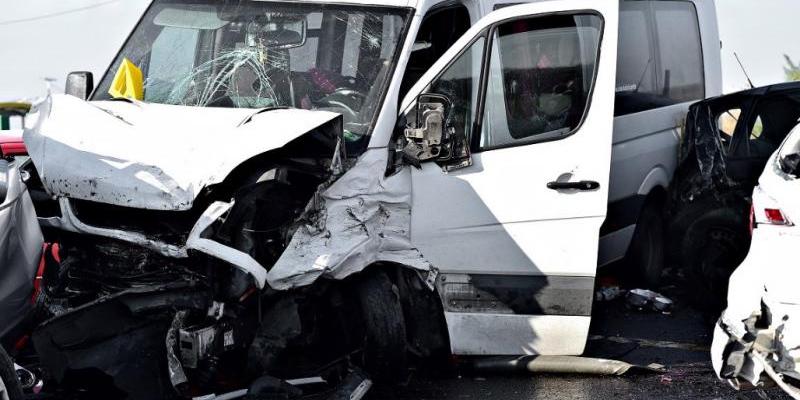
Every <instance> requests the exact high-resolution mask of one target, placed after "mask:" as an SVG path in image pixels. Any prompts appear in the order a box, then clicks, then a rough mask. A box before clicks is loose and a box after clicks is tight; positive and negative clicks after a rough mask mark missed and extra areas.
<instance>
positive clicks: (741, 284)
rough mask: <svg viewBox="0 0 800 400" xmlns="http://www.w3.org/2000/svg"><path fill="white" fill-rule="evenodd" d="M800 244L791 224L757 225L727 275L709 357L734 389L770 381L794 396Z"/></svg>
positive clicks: (799, 337) (799, 376)
mask: <svg viewBox="0 0 800 400" xmlns="http://www.w3.org/2000/svg"><path fill="white" fill-rule="evenodd" d="M798 246H800V237H798V236H797V235H796V234H795V233H794V232H792V231H791V228H783V227H780V228H779V227H775V226H760V227H759V228H757V229H756V230H755V232H754V236H753V242H752V246H751V248H750V253H749V254H748V256H747V258H746V259H745V260H744V262H743V263H742V265H741V266H740V267H739V268H738V269H737V270H736V271H735V272H734V274H733V276H731V279H730V285H729V290H728V308H727V309H726V310H725V311H724V312H723V314H722V316H721V317H720V319H719V321H718V322H717V325H716V326H715V329H714V341H713V344H712V347H711V359H712V364H713V365H714V370H715V372H716V373H717V376H718V377H719V378H720V379H723V380H725V381H727V382H728V383H730V384H731V386H733V387H734V388H737V389H739V388H742V387H749V386H757V385H760V384H762V383H764V382H765V381H769V380H772V381H774V382H775V383H776V384H778V385H779V386H780V387H781V388H782V389H784V391H786V392H787V393H789V394H790V395H792V396H793V397H794V398H800V390H798V389H797V385H798V383H800V294H798V293H797V289H796V286H797V280H796V279H794V278H793V277H794V276H795V274H796V272H795V271H794V269H796V265H794V264H793V263H785V262H779V261H777V260H794V259H796V255H795V254H792V253H794V252H795V251H796V250H795V249H797V248H798Z"/></svg>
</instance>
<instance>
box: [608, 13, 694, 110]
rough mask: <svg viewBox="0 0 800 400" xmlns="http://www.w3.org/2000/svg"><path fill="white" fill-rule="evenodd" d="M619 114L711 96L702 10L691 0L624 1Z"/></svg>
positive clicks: (617, 88)
mask: <svg viewBox="0 0 800 400" xmlns="http://www.w3.org/2000/svg"><path fill="white" fill-rule="evenodd" d="M619 20H620V23H619V46H618V52H617V85H616V102H615V111H614V114H615V116H620V115H627V114H633V113H637V112H642V111H647V110H652V109H655V108H659V107H666V106H670V105H673V104H678V103H683V102H688V101H694V100H700V99H702V98H704V97H705V81H704V70H703V52H702V46H701V42H700V40H701V39H700V28H699V25H698V19H697V11H696V10H695V8H694V4H692V3H691V2H689V1H622V2H621V3H620V16H619Z"/></svg>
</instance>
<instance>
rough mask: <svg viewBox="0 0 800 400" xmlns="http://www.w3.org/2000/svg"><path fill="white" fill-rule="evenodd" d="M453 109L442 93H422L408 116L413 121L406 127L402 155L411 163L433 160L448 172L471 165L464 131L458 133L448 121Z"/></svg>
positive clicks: (417, 164) (450, 102) (417, 163)
mask: <svg viewBox="0 0 800 400" xmlns="http://www.w3.org/2000/svg"><path fill="white" fill-rule="evenodd" d="M452 108H453V103H452V101H451V100H450V99H449V98H448V97H447V96H443V95H440V94H431V93H428V94H422V95H420V96H419V97H418V98H417V102H416V104H415V106H414V107H413V108H412V109H411V112H410V113H409V114H408V115H407V119H408V120H411V121H409V122H412V121H413V123H411V124H409V125H408V126H406V128H405V130H404V136H405V139H406V145H405V148H403V155H404V158H405V159H406V160H407V161H410V162H411V164H413V165H416V166H419V163H420V162H423V161H428V160H434V161H437V162H438V163H439V164H440V165H442V167H443V168H444V169H445V170H448V171H449V170H453V169H457V168H463V167H466V166H469V165H472V159H471V157H470V152H469V144H468V140H467V138H466V137H462V136H464V133H463V132H456V130H455V128H454V127H453V126H449V125H448V123H447V121H448V117H449V115H450V112H451V110H452Z"/></svg>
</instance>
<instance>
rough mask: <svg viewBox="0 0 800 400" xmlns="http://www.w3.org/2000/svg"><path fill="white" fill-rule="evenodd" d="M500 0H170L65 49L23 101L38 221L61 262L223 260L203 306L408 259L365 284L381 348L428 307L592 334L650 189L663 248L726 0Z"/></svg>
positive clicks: (476, 346) (565, 337) (542, 348)
mask: <svg viewBox="0 0 800 400" xmlns="http://www.w3.org/2000/svg"><path fill="white" fill-rule="evenodd" d="M508 5H511V2H507V1H477V0H475V1H472V0H464V1H444V0H418V1H417V0H386V1H377V0H359V1H356V0H329V1H303V2H299V1H297V2H294V1H293V2H277V1H275V2H271V1H241V2H210V1H206V0H184V1H174V0H156V1H154V2H153V5H152V6H151V7H150V9H149V10H148V12H147V13H146V14H145V16H144V17H143V18H142V20H141V21H140V23H139V25H138V26H137V28H136V29H135V30H134V32H133V33H132V34H131V37H130V38H129V40H128V41H127V43H126V44H125V46H124V47H123V49H122V50H121V51H120V54H119V55H118V57H117V59H116V61H115V62H114V63H113V64H112V66H111V67H110V69H109V71H108V72H107V73H106V76H105V77H103V78H102V79H101V80H100V82H99V85H98V86H97V88H96V89H94V90H92V86H93V85H91V81H92V79H91V77H90V76H89V75H88V74H87V73H75V74H72V75H71V76H70V78H69V79H68V84H67V93H71V94H73V96H53V97H52V99H48V100H46V101H44V102H43V103H41V104H38V105H36V106H35V109H34V110H33V111H32V114H33V115H31V116H30V117H29V118H28V119H29V120H30V121H32V123H31V127H29V128H28V129H26V132H25V143H26V146H27V147H28V150H29V152H30V157H31V160H32V163H33V166H34V167H35V171H28V172H29V175H30V176H31V177H32V178H31V179H30V180H29V182H28V183H29V188H31V190H32V191H37V190H44V191H46V192H47V195H48V196H45V197H47V198H50V199H54V200H55V201H56V202H57V205H56V206H54V207H49V208H39V209H37V212H39V217H40V221H41V223H42V225H43V226H45V227H46V228H48V231H53V230H55V231H60V232H67V233H68V234H66V235H67V236H66V237H67V238H69V239H70V240H69V241H68V243H65V244H64V245H63V246H62V248H64V249H69V248H75V247H79V248H82V250H80V251H74V252H71V253H70V254H71V255H72V257H74V258H75V259H74V260H72V261H71V262H70V265H72V266H73V272H71V273H70V274H69V276H70V277H72V276H74V275H75V273H74V272H75V267H74V266H75V265H83V266H84V268H87V269H89V270H92V271H95V270H97V268H98V267H97V265H99V264H102V263H108V264H110V265H113V266H114V267H113V268H107V269H102V270H101V271H100V272H99V273H100V274H101V275H102V274H108V275H109V276H111V275H113V274H119V273H122V272H121V271H123V272H124V269H125V268H126V267H125V265H126V262H128V261H127V260H131V259H133V260H137V263H138V264H137V265H136V268H144V269H145V270H146V271H147V274H146V276H147V279H148V280H147V285H153V282H154V281H155V282H158V281H159V278H157V277H158V276H159V275H158V274H159V271H161V272H163V273H164V275H165V276H168V277H169V279H172V280H174V279H175V274H179V275H180V274H182V273H183V272H181V271H184V270H186V271H187V272H186V274H189V273H190V271H194V270H195V269H196V268H201V267H200V266H204V267H213V271H215V272H214V273H215V274H218V275H219V276H216V278H215V279H214V281H213V282H212V284H210V286H211V287H213V288H214V291H212V292H211V293H212V294H213V300H214V304H215V305H216V307H217V308H215V309H214V310H209V311H208V312H205V310H204V311H203V312H201V313H200V314H202V315H201V316H200V317H202V318H205V319H208V320H207V321H205V323H207V324H209V325H211V326H215V327H216V326H219V327H221V326H222V325H221V324H224V323H228V322H225V321H226V317H224V316H223V317H217V318H216V319H210V318H209V317H207V316H208V315H218V313H220V312H222V311H220V308H219V306H218V303H228V302H233V303H235V304H236V305H235V308H231V307H225V308H224V310H229V311H230V310H231V309H234V310H251V311H252V310H253V308H254V307H256V306H255V305H254V304H253V303H252V302H253V301H255V300H254V298H258V299H261V298H262V297H261V296H263V298H265V299H268V300H265V301H272V299H274V298H275V296H280V293H284V292H287V291H288V292H292V290H295V289H297V290H301V289H304V288H309V287H311V285H315V284H318V283H319V284H320V285H322V284H323V283H322V282H325V283H326V284H330V283H331V282H334V283H336V282H338V283H341V282H346V281H348V280H349V279H350V278H353V277H364V276H369V272H370V271H377V272H376V273H379V274H383V273H384V272H380V271H386V270H388V269H387V268H394V267H399V268H400V270H402V271H403V272H404V273H409V272H410V273H412V275H413V277H414V278H415V279H416V277H417V276H418V277H419V278H421V279H416V281H415V282H416V283H415V284H409V285H405V284H401V283H400V282H399V281H398V280H397V279H398V278H397V276H395V275H394V274H392V275H391V276H390V277H388V278H387V277H383V278H380V279H382V280H379V281H378V282H377V283H375V282H373V283H372V284H366V285H361V286H360V287H362V289H363V288H364V287H366V289H363V290H366V291H367V292H368V295H365V296H363V297H362V298H361V305H362V308H361V311H362V313H364V314H365V315H368V317H366V318H365V319H366V320H367V322H366V328H365V329H366V330H367V333H366V336H367V337H368V338H374V339H375V340H372V341H370V340H368V341H367V344H368V346H378V347H380V349H378V350H374V349H373V350H374V351H373V350H368V351H367V354H383V355H388V356H389V357H397V356H398V355H399V354H404V353H405V351H406V348H407V342H406V339H407V338H412V339H409V340H411V341H413V342H414V343H417V342H418V341H419V340H422V339H420V338H423V337H431V336H434V335H433V333H432V332H433V330H435V327H436V326H438V325H437V324H436V323H432V324H431V323H429V324H427V325H426V324H419V323H416V322H415V321H417V319H422V320H430V321H439V320H441V321H443V324H442V326H445V325H446V328H445V329H446V331H447V332H446V333H445V334H444V335H445V338H444V342H445V343H448V345H447V346H448V347H449V350H450V351H451V352H452V353H455V354H469V355H478V354H482V355H489V354H560V355H569V354H580V353H581V352H583V349H584V346H585V343H586V338H587V335H588V330H589V322H590V316H591V308H592V298H593V286H594V277H595V273H596V270H597V265H598V251H599V254H600V263H601V264H605V263H608V262H611V261H614V260H617V259H620V258H622V257H623V256H625V254H626V253H630V252H629V251H628V250H627V249H628V247H629V243H630V242H631V238H632V237H633V236H635V235H634V232H635V231H636V230H637V227H636V226H637V225H636V223H637V217H639V215H640V214H642V215H644V216H646V217H647V218H643V222H644V224H639V228H638V231H639V232H640V233H639V234H638V236H640V238H639V239H637V240H640V241H642V242H643V243H645V245H644V246H642V248H639V249H638V250H637V251H636V254H637V257H639V258H641V259H642V260H647V263H646V264H645V265H647V267H646V271H647V273H648V274H650V275H656V274H655V272H657V271H655V270H658V269H660V262H659V261H658V260H657V259H658V258H660V256H661V254H662V253H663V251H662V250H661V247H660V246H661V243H660V242H659V239H660V236H659V235H660V231H661V223H660V222H659V221H660V219H659V218H660V215H659V212H658V211H659V202H660V201H661V199H662V198H663V193H664V188H665V187H666V186H667V185H668V184H669V181H670V177H671V174H672V171H673V169H674V168H675V162H676V154H677V144H678V129H677V126H678V125H679V121H680V120H681V117H682V115H683V113H684V111H685V109H686V107H687V105H688V103H690V102H692V101H694V100H697V99H700V98H703V97H706V96H709V95H714V94H717V93H718V92H719V88H720V83H719V80H720V79H719V54H718V46H719V42H718V38H717V28H716V21H715V13H714V5H713V2H712V1H711V0H696V1H653V2H649V1H630V2H628V1H623V2H622V3H621V5H620V3H619V2H618V1H616V0H608V1H596V0H555V1H541V2H535V3H530V4H520V5H513V6H509V7H504V6H508ZM498 8H500V9H498ZM496 9H497V10H496ZM620 10H621V12H620ZM618 28H621V29H622V32H623V37H622V39H620V43H621V44H622V46H621V49H620V52H619V59H621V60H622V64H620V63H619V62H618V54H617V42H618ZM625 32H630V33H629V34H625ZM618 70H619V71H618ZM120 77H122V79H119V78H120ZM137 80H139V82H140V83H139V84H138V85H137V84H136V81H137ZM92 92H93V93H92ZM124 93H130V94H128V95H126V94H124ZM76 97H78V98H76ZM87 98H88V99H90V101H84V99H87ZM36 114H38V116H37V115H36ZM37 175H38V179H37ZM39 181H40V183H41V185H40V186H41V187H37V185H38V184H39ZM609 200H610V201H611V205H610V206H609ZM607 209H610V210H611V211H610V212H609V215H610V218H609V219H608V220H607V221H606V210H607ZM617 210H619V211H617ZM643 210H644V211H643ZM604 221H606V223H605V225H604V227H603V228H602V230H601V225H603V223H604ZM600 232H602V239H601V235H600V234H598V233H600ZM76 237H77V239H76ZM101 239H102V240H101ZM109 240H111V241H113V245H110V244H108V243H107V241H109ZM120 242H123V243H126V244H128V245H129V246H127V247H126V248H124V249H120V246H119V243H120ZM600 243H602V246H599V244H600ZM67 251H68V250H67ZM139 253H141V254H139ZM165 260H168V262H167V261H165ZM165 265H168V266H169V270H168V271H162V270H163V269H164V268H166V267H165ZM377 266H382V267H385V268H383V269H381V268H376V267H377ZM77 271H80V268H78V269H77ZM154 271H156V272H154ZM97 273H98V272H94V274H95V275H93V276H96V274H97ZM387 275H389V274H387ZM401 275H402V276H405V275H403V274H399V275H398V276H401ZM136 276H138V275H136ZM136 276H134V277H133V278H129V279H128V280H126V281H125V282H130V280H131V279H132V280H133V281H135V280H136ZM187 276H191V279H188V278H187V279H186V281H187V282H194V283H195V284H196V283H197V282H198V280H199V282H202V281H203V280H202V279H200V278H197V277H198V276H205V275H203V274H191V275H187ZM212 277H213V276H212ZM320 278H326V279H320ZM364 279H366V278H364ZM387 279H392V280H393V281H394V284H395V285H396V286H395V288H394V289H391V284H387V283H386V280H387ZM114 282H116V280H114ZM65 284H66V285H69V282H67V283H65ZM187 284H188V283H187ZM147 285H144V284H143V286H144V287H147ZM141 286H142V285H140V286H138V287H137V290H138V292H137V293H140V292H142V291H143V290H144V289H142V287H141ZM267 288H269V289H271V290H266V289H267ZM381 288H383V289H381ZM82 290H83V289H82ZM162 291H163V289H162ZM352 292H353V291H352V290H345V291H344V293H345V294H344V295H342V296H343V297H344V298H347V295H346V294H347V293H352ZM159 293H160V292H159ZM252 293H261V296H252ZM303 293H317V294H319V293H327V292H325V291H322V290H320V291H304V292H303ZM422 293H427V295H426V294H422ZM431 293H433V294H434V295H433V296H430V294H431ZM417 296H418V297H417ZM426 296H428V297H433V298H435V299H437V300H436V301H435V302H436V303H437V305H436V306H435V307H430V308H426V307H422V306H420V304H422V303H424V299H426V298H427V297H426ZM85 297H90V298H91V297H92V296H91V295H89V296H82V297H81V298H85ZM159 298H160V297H159ZM340 300H341V298H337V300H335V301H334V300H331V301H325V302H323V303H324V307H331V306H333V305H336V304H342V303H343V301H340ZM59 304H64V303H63V302H62V303H59ZM102 304H103V303H98V304H96V305H85V304H82V306H81V307H78V308H73V309H72V310H71V311H70V312H68V313H66V314H62V315H60V316H59V317H57V318H55V319H54V320H51V321H50V322H49V323H48V328H47V329H40V330H39V331H38V333H37V335H38V336H37V337H34V343H37V346H38V344H41V346H43V348H46V349H48V351H47V354H50V355H53V354H58V352H69V351H73V349H66V348H64V349H55V348H53V346H54V343H60V342H63V340H61V339H57V338H56V337H57V336H59V335H62V334H63V333H62V332H63V331H65V330H64V329H62V330H59V326H61V325H60V322H57V321H58V320H59V319H61V320H64V321H66V319H65V318H66V317H65V316H68V315H70V314H72V313H84V314H85V313H91V312H93V311H92V310H93V309H94V306H97V307H100V306H102ZM157 304H158V305H160V306H163V304H164V301H160V302H158V303H157ZM258 304H259V307H258V309H259V310H260V309H261V308H260V304H261V303H258ZM412 305H413V307H412ZM184 306H187V307H188V306H190V305H182V306H181V307H184ZM175 307H178V306H175ZM248 307H249V308H248ZM387 310H390V311H387ZM391 310H394V311H391ZM423 310H433V311H430V312H424V311H423ZM237 312H240V313H242V312H244V311H237ZM253 312H254V311H253ZM298 312H299V311H298ZM342 314H347V315H349V316H352V315H355V314H354V313H353V312H352V311H351V309H348V310H347V311H346V312H344V311H343V312H342ZM356 314H357V313H356ZM247 315H250V314H247ZM326 315H327V316H330V315H335V313H326ZM275 318H277V319H280V318H281V317H275ZM273 319H274V318H273V317H270V316H263V317H261V318H259V319H258V321H259V323H262V321H263V324H265V326H266V325H268V324H270V323H271V321H273ZM239 320H242V319H241V318H240V319H239ZM430 321H429V322H430ZM103 323H104V324H110V323H111V321H103ZM340 325H342V324H340ZM202 326H207V325H202ZM225 326H230V324H229V325H225ZM353 326H355V325H353ZM373 328H374V329H373ZM401 328H402V329H401ZM104 329H108V327H107V326H106V327H105V328H104ZM203 329H207V328H203ZM208 329H210V328H208ZM219 329H222V328H219ZM225 329H228V328H225ZM404 329H408V333H407V334H406V333H405V332H403V330H404ZM251 331H252V327H251ZM412 331H413V332H412ZM259 332H260V331H259ZM398 332H399V333H398ZM72 334H74V335H78V333H72ZM85 334H86V335H87V336H91V335H92V330H88V329H87V331H86V332H85ZM198 334H199V333H198ZM181 335H184V333H183V331H182V332H181ZM191 335H192V332H188V333H187V336H188V337H191ZM234 336H235V335H234ZM326 336H328V337H333V336H334V335H332V334H331V335H326ZM354 336H357V335H354ZM225 338H226V343H227V338H228V334H227V331H226V333H225ZM256 340H258V338H256ZM82 343H84V345H85V346H90V345H92V343H93V341H92V340H91V339H88V338H85V339H84V340H82ZM159 345H160V346H163V341H161V342H160V343H159ZM187 346H188V347H187V348H186V349H183V348H182V349H181V351H182V352H184V351H185V352H187V353H188V354H189V355H190V356H192V359H193V360H195V361H196V360H197V359H198V358H200V357H203V356H207V354H194V353H192V345H191V343H187ZM226 346H227V345H226ZM331 348H333V347H331ZM82 354H89V353H88V352H84V353H82ZM251 354H256V353H252V352H251ZM67 358H70V357H60V358H53V359H52V361H53V362H56V363H57V362H60V361H58V360H61V359H67ZM122 358H123V359H124V357H122ZM378 358H380V357H378ZM111 361H112V360H109V362H111ZM48 362H49V361H48V360H43V363H44V364H47V363H48ZM192 365H194V364H192ZM62 367H63V366H61V364H59V368H62ZM98 368H100V369H102V367H99V366H98ZM109 369H113V367H109ZM132 387H133V388H136V387H137V386H136V385H135V384H134V385H132Z"/></svg>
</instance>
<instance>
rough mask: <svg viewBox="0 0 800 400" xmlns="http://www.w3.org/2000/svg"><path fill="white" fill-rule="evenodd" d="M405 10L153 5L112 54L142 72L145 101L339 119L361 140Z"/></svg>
mask: <svg viewBox="0 0 800 400" xmlns="http://www.w3.org/2000/svg"><path fill="white" fill-rule="evenodd" d="M410 14H411V10H410V9H406V8H396V7H361V6H349V5H339V4H326V3H291V4H290V3H285V2H263V1H240V2H216V1H207V0H194V1H181V2H174V1H164V0H161V1H159V0H156V1H155V2H154V3H153V5H152V6H151V7H150V9H149V10H148V12H147V13H146V14H145V16H144V18H143V19H142V21H141V22H140V23H139V25H138V26H137V27H136V29H135V31H134V32H133V34H132V35H131V37H130V38H129V40H128V41H127V42H126V44H125V46H124V47H123V49H122V50H121V51H120V53H119V54H118V56H117V58H116V60H115V61H114V63H113V64H112V65H111V68H110V69H109V71H108V72H107V73H106V75H105V77H104V78H103V80H102V81H101V82H100V84H99V86H98V88H97V90H96V91H95V94H94V97H93V100H109V99H110V98H111V96H110V95H109V94H108V89H109V87H110V85H111V81H112V80H113V76H114V72H115V71H116V70H117V68H118V67H119V65H120V63H121V62H122V60H123V59H125V58H127V59H129V60H131V61H132V62H133V63H134V64H135V65H136V66H137V67H138V68H140V69H141V70H142V74H143V78H144V101H146V102H152V103H161V104H173V105H183V106H197V107H237V108H271V107H291V108H302V109H309V110H327V111H333V112H337V113H340V114H342V115H343V118H344V123H345V137H346V138H349V139H352V140H357V139H358V138H360V137H362V136H364V135H366V134H368V133H369V132H368V130H369V128H370V126H371V124H372V121H373V119H374V117H375V112H376V111H377V108H378V105H379V104H381V100H382V98H383V95H384V92H385V89H386V87H387V86H388V81H389V78H390V76H391V73H392V72H393V69H394V64H395V63H394V61H395V59H396V56H397V53H398V50H399V48H400V46H401V43H403V35H404V32H405V30H406V24H407V21H408V20H409V17H410Z"/></svg>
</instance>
